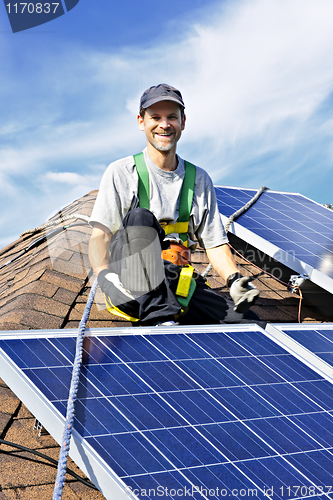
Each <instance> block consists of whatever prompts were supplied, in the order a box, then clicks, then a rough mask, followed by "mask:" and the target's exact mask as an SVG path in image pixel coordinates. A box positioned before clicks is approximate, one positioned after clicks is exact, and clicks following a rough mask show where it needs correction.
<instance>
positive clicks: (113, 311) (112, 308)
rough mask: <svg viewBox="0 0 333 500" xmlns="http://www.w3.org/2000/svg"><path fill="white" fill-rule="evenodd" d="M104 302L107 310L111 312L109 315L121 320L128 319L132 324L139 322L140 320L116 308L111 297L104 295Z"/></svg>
mask: <svg viewBox="0 0 333 500" xmlns="http://www.w3.org/2000/svg"><path fill="white" fill-rule="evenodd" d="M104 300H105V304H106V308H107V310H108V311H109V313H111V314H114V315H115V316H119V317H120V318H123V319H127V321H131V322H132V323H135V322H136V321H139V318H133V317H132V316H130V315H129V314H126V313H124V312H123V311H121V310H120V309H119V308H118V307H116V306H114V305H113V304H112V302H111V300H110V297H108V296H107V295H105V293H104Z"/></svg>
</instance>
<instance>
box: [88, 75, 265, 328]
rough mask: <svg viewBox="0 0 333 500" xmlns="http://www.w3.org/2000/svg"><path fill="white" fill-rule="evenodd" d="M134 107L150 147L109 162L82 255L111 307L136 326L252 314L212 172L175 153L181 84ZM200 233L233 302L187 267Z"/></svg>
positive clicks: (251, 296) (153, 90)
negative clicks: (217, 199)
mask: <svg viewBox="0 0 333 500" xmlns="http://www.w3.org/2000/svg"><path fill="white" fill-rule="evenodd" d="M139 109H140V112H139V114H138V117H137V121H138V126H139V129H140V130H141V131H143V132H144V133H145V135H146V140H147V147H146V148H145V149H144V151H143V152H142V153H140V154H137V155H134V156H128V157H126V158H123V159H121V160H118V161H116V162H114V163H111V164H110V165H109V167H108V168H107V170H106V172H105V174H104V176H103V178H102V181H101V185H100V189H99V193H98V195H97V198H96V203H95V206H94V209H93V212H92V215H91V218H90V224H91V225H92V226H93V231H92V235H91V238H90V243H89V258H90V262H91V265H92V267H93V269H94V271H95V273H96V275H97V276H98V282H99V285H100V287H101V289H102V291H103V292H104V295H105V300H106V305H107V307H108V309H109V311H110V312H111V313H113V314H117V315H120V316H124V317H126V318H128V319H129V320H131V321H132V322H133V323H137V324H141V325H161V324H162V325H173V324H176V322H178V323H181V324H211V323H237V322H250V321H256V320H258V318H256V317H255V315H253V314H252V315H251V313H249V312H248V309H249V308H250V306H251V305H252V304H253V302H254V301H255V300H256V298H257V296H258V294H259V292H258V290H257V289H256V288H255V287H254V286H253V285H252V284H251V283H250V282H249V279H248V278H246V277H243V276H242V275H241V274H240V273H239V271H238V268H237V266H236V263H235V261H234V259H233V256H232V254H231V252H230V250H229V247H228V245H227V243H228V239H227V236H226V234H225V231H224V228H223V226H222V223H221V218H220V214H219V211H218V208H217V203H216V197H215V190H214V186H213V183H212V180H211V178H210V177H209V175H208V174H207V172H206V171H205V170H203V169H202V168H200V167H195V166H194V165H192V164H191V163H189V162H187V161H184V160H183V159H182V158H180V157H179V156H178V155H177V154H176V148H177V142H178V141H179V139H180V137H181V134H182V131H183V130H184V128H185V121H186V116H185V105H184V102H183V98H182V95H181V93H180V92H179V90H177V89H175V88H174V87H171V86H170V85H166V84H160V85H157V86H153V87H150V88H149V89H147V90H146V91H145V92H144V93H143V94H142V96H141V99H140V108H139ZM197 241H199V243H200V244H201V246H202V247H203V248H205V250H206V252H207V256H208V258H209V261H210V263H211V264H212V266H213V268H214V269H215V270H216V271H217V272H218V273H219V275H220V276H221V277H222V278H223V279H224V280H225V281H226V283H227V285H228V286H229V287H230V295H231V297H232V299H233V302H232V301H231V300H225V299H224V298H222V297H221V296H219V295H217V294H216V293H214V292H213V291H212V290H211V289H210V288H209V286H207V284H206V282H205V280H204V279H203V278H202V277H201V276H200V275H198V274H196V273H195V272H194V269H193V267H192V266H191V265H190V262H191V253H192V252H194V251H195V248H196V246H197Z"/></svg>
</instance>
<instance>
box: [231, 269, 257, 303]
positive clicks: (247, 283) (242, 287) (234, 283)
mask: <svg viewBox="0 0 333 500" xmlns="http://www.w3.org/2000/svg"><path fill="white" fill-rule="evenodd" d="M251 279H252V278H251V276H242V275H241V274H240V273H235V274H233V275H231V276H229V277H228V280H227V284H228V286H230V296H231V298H232V300H233V301H234V303H235V307H234V311H237V312H239V313H244V312H245V311H247V310H248V309H250V307H251V306H252V305H253V304H254V302H255V301H256V300H257V298H258V296H259V293H260V292H259V290H258V288H256V287H255V286H254V285H252V283H251Z"/></svg>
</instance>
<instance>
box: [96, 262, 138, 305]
mask: <svg viewBox="0 0 333 500" xmlns="http://www.w3.org/2000/svg"><path fill="white" fill-rule="evenodd" d="M97 281H98V284H99V286H100V288H101V290H102V292H103V293H105V295H107V296H108V297H110V298H114V297H115V296H119V295H120V297H121V298H122V302H128V301H129V300H134V297H133V295H132V294H131V292H130V291H129V290H126V288H125V287H124V286H123V284H122V283H121V282H120V280H119V276H118V275H117V274H115V273H112V272H111V271H109V270H108V269H103V270H102V271H100V272H99V273H98V276H97ZM114 305H118V304H114Z"/></svg>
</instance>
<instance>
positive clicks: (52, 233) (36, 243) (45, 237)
mask: <svg viewBox="0 0 333 500" xmlns="http://www.w3.org/2000/svg"><path fill="white" fill-rule="evenodd" d="M86 224H87V222H74V223H73V224H68V225H66V226H61V227H57V228H56V229H53V230H52V231H50V232H49V233H47V234H44V235H43V236H40V237H39V238H37V240H34V241H32V242H31V243H30V245H29V246H27V248H25V249H24V250H22V252H20V253H19V254H17V255H15V257H13V258H12V259H11V260H9V261H8V262H6V263H5V264H2V265H1V266H0V269H3V268H4V267H6V266H8V265H9V264H11V263H12V262H15V261H16V260H17V259H18V258H19V257H22V255H25V254H26V253H27V252H29V250H32V249H33V248H36V247H37V246H39V245H41V244H42V243H44V241H46V240H48V239H49V238H52V236H55V235H56V234H59V233H60V232H61V231H64V230H66V229H69V228H71V227H74V226H83V225H84V226H85V225H86Z"/></svg>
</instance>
